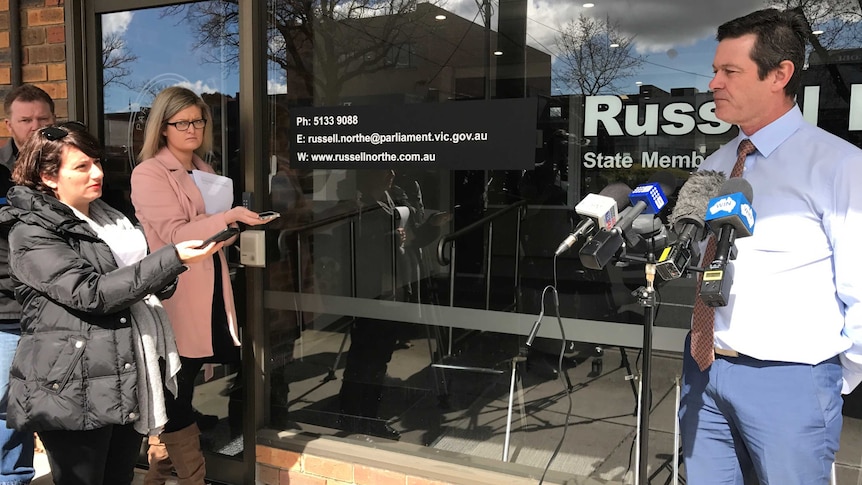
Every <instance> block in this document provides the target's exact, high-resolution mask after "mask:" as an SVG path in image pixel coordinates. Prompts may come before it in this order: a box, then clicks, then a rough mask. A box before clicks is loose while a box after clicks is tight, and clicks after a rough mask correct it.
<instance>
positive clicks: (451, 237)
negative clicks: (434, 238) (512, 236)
mask: <svg viewBox="0 0 862 485" xmlns="http://www.w3.org/2000/svg"><path fill="white" fill-rule="evenodd" d="M527 202H528V201H527V199H522V200H519V201H518V202H515V203H513V204H510V205H507V206H506V207H504V208H502V209H500V210H498V211H497V212H494V213H493V214H490V215H487V216H485V217H483V218H481V219H479V220H478V221H475V222H472V223H470V224H468V225H467V226H464V227H462V228H461V229H458V230H457V231H455V232H451V233H449V234H447V235H445V236H443V237H441V238H440V241H439V242H438V243H437V262H439V263H440V266H446V265H448V264H449V263H450V262H451V261H450V260H449V259H448V258H446V256H445V254H444V251H443V250H444V248H445V246H446V244H448V243H451V242H454V241H455V240H456V239H458V238H460V237H461V236H463V235H465V234H469V233H471V232H473V231H475V230H477V229H479V228H481V227H484V226H485V224H488V223H489V222H491V221H493V220H495V219H498V218H500V217H502V216H503V215H505V214H508V213H509V212H511V211H513V210H515V209H518V208H520V207H523V206H525V205H527Z"/></svg>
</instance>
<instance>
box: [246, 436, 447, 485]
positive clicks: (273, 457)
mask: <svg viewBox="0 0 862 485" xmlns="http://www.w3.org/2000/svg"><path fill="white" fill-rule="evenodd" d="M256 451H257V453H256V455H257V477H256V479H257V480H256V482H257V483H259V484H262V485H288V484H290V485H354V484H355V485H449V482H441V481H436V480H430V479H427V478H423V477H419V476H413V475H410V474H406V473H401V472H395V471H390V470H385V469H382V468H376V467H371V466H365V465H361V464H358V463H347V462H344V461H339V460H334V459H330V458H324V457H319V456H315V455H311V454H305V453H296V452H293V451H286V450H280V449H277V448H270V447H268V446H263V445H258V446H257V450H256Z"/></svg>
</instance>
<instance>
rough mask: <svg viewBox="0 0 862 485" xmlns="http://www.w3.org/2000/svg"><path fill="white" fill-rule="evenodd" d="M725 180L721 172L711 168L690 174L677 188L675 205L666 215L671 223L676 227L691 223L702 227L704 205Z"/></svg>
mask: <svg viewBox="0 0 862 485" xmlns="http://www.w3.org/2000/svg"><path fill="white" fill-rule="evenodd" d="M725 180H726V177H725V176H724V173H723V172H716V171H713V170H700V171H697V172H694V173H693V174H691V175H690V176H689V177H688V180H686V181H685V183H684V184H683V186H682V188H680V189H679V194H678V195H677V198H676V205H675V206H674V208H673V211H671V213H670V216H669V217H668V221H669V222H670V223H671V225H673V226H674V227H676V226H677V224H688V223H691V224H696V225H697V226H698V227H703V218H704V217H706V206H708V205H709V201H710V199H712V198H713V197H715V196H717V195H718V194H719V191H720V190H721V187H722V184H724V181H725Z"/></svg>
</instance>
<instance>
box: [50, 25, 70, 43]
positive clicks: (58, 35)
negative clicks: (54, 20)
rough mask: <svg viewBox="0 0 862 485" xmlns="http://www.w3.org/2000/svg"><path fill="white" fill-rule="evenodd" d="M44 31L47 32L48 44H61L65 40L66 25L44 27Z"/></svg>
mask: <svg viewBox="0 0 862 485" xmlns="http://www.w3.org/2000/svg"><path fill="white" fill-rule="evenodd" d="M45 32H46V34H47V38H48V43H49V44H61V43H63V42H66V27H64V26H62V25H55V26H52V27H46V28H45Z"/></svg>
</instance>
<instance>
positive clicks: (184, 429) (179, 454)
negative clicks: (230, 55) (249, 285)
mask: <svg viewBox="0 0 862 485" xmlns="http://www.w3.org/2000/svg"><path fill="white" fill-rule="evenodd" d="M209 117H210V110H209V107H208V106H207V105H206V103H204V101H203V100H202V99H201V98H200V97H199V96H198V95H196V94H195V93H194V92H192V91H190V90H188V89H186V88H181V87H177V86H174V87H170V88H167V89H165V90H163V91H161V92H160V93H159V94H158V95H157V96H156V99H155V100H154V101H153V106H152V108H151V110H150V113H149V115H148V117H147V125H146V128H145V130H144V144H143V147H142V149H141V152H140V154H139V157H138V158H139V160H140V163H139V164H138V165H137V166H136V167H135V169H134V170H133V171H132V180H131V186H132V194H131V198H132V204H133V205H134V207H135V215H136V216H137V218H138V220H139V221H140V223H141V225H142V226H143V228H144V233H145V234H146V237H147V243H148V244H149V247H150V250H151V251H156V250H157V249H159V248H161V247H162V246H164V245H167V244H173V243H175V242H177V241H184V240H188V239H206V238H208V237H209V236H211V235H213V234H215V233H217V232H219V231H222V230H224V229H226V228H227V227H236V226H237V223H238V222H241V223H244V224H247V225H258V224H263V223H265V221H262V220H261V219H260V218H259V217H258V215H257V213H255V212H252V211H250V210H248V209H246V208H244V207H233V208H232V209H229V210H227V211H224V212H218V213H213V214H207V213H206V208H205V204H204V199H203V196H202V195H201V192H200V190H199V189H198V187H197V185H196V184H195V182H194V180H193V179H192V176H191V171H192V170H201V171H204V172H209V173H214V170H213V169H212V167H210V166H209V164H207V163H206V162H205V161H204V160H203V159H202V158H201V157H202V156H203V155H205V154H206V153H207V152H208V151H209V150H210V148H211V146H212V130H211V126H210V125H209V124H208V121H209ZM228 197H230V198H231V200H229V201H224V202H226V203H227V204H226V205H227V206H228V207H229V206H230V205H232V202H233V200H232V198H233V195H232V194H230V195H229V196H228ZM235 239H236V237H234V238H232V239H229V240H228V241H227V243H226V244H231V243H232V242H233V241H234V240H235ZM164 307H165V310H167V312H168V316H169V317H170V319H171V326H172V327H173V330H174V335H176V340H177V348H178V349H179V354H180V359H181V361H182V369H181V370H180V373H179V375H178V387H179V392H178V396H176V398H175V399H174V398H173V397H172V396H171V395H170V394H168V393H166V399H167V403H166V405H167V411H168V423H167V425H165V429H164V431H163V432H162V434H161V435H160V436H153V437H150V439H149V444H150V448H149V451H148V453H147V455H148V459H149V462H150V469H149V471H148V472H147V478H146V483H148V484H149V483H165V480H167V479H168V478H169V477H170V476H171V475H170V472H171V464H173V467H174V468H175V469H176V471H177V476H178V478H179V479H180V483H181V484H186V483H187V484H203V483H204V475H205V473H206V471H205V467H204V460H203V455H202V454H201V449H200V429H199V428H198V426H197V424H196V423H195V410H194V408H193V407H192V397H193V395H194V381H195V377H196V376H197V374H198V372H200V370H201V368H202V366H203V365H204V364H205V363H214V362H218V363H227V362H237V361H238V360H239V344H240V343H239V334H238V332H237V323H236V311H235V309H234V299H233V289H232V287H231V282H230V277H229V274H228V267H227V261H226V259H225V255H224V252H223V251H222V250H219V251H217V252H216V254H215V255H214V256H213V258H211V259H207V260H205V261H203V262H200V263H197V264H193V265H189V271H186V272H185V273H183V274H182V275H180V279H179V284H178V285H177V290H176V292H175V293H174V296H173V297H172V298H171V299H169V300H166V301H165V302H164Z"/></svg>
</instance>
